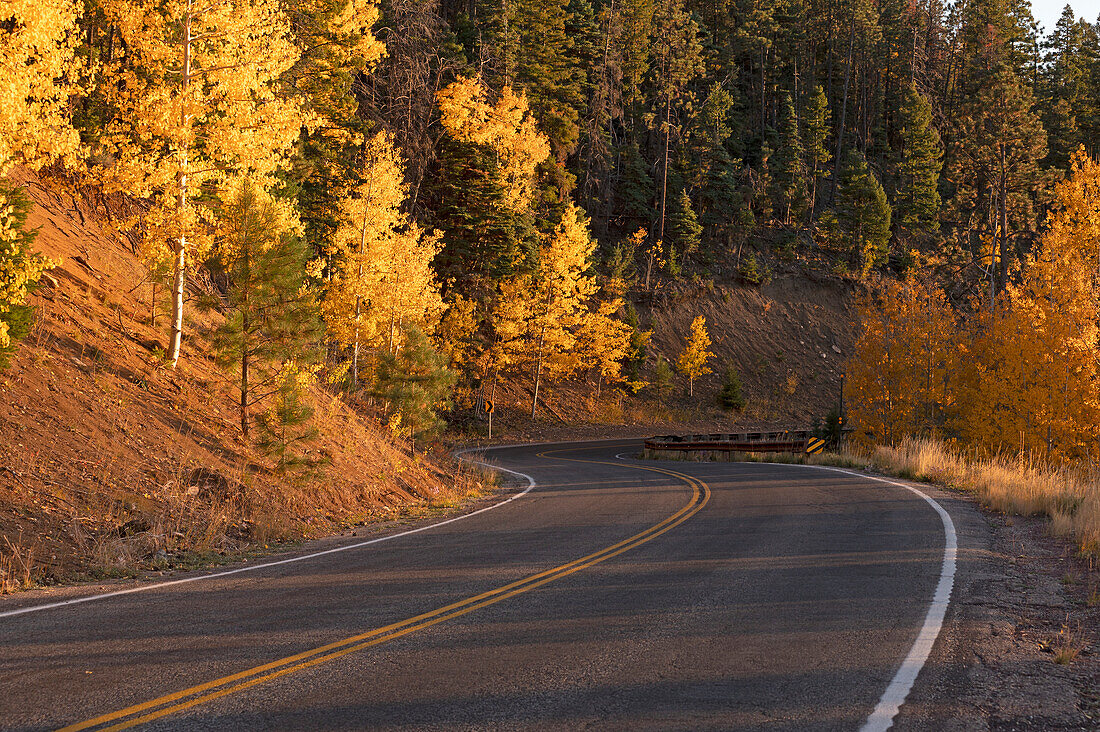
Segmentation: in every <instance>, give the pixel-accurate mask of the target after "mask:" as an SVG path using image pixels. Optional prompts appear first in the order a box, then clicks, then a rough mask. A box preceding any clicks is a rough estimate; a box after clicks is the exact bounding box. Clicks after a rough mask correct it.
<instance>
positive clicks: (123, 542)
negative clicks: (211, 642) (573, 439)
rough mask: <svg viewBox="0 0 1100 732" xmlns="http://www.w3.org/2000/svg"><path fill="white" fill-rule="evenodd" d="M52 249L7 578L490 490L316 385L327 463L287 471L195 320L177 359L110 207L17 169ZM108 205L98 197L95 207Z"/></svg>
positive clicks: (79, 573) (8, 523)
mask: <svg viewBox="0 0 1100 732" xmlns="http://www.w3.org/2000/svg"><path fill="white" fill-rule="evenodd" d="M13 178H14V181H15V182H16V183H22V184H23V185H24V186H25V189H26V192H27V194H28V196H29V197H30V198H31V199H32V200H33V201H34V203H35V204H36V207H35V209H34V211H33V212H32V213H31V215H30V219H29V221H28V226H29V227H30V228H37V229H38V230H39V234H38V238H37V241H36V243H35V246H36V248H37V249H39V250H40V251H42V252H43V253H44V254H46V255H47V256H49V257H51V258H54V259H62V260H63V261H62V264H61V265H60V266H59V267H57V268H56V269H53V270H51V271H50V273H49V275H48V276H47V277H44V278H43V280H42V286H41V288H40V289H39V290H38V292H37V293H36V294H35V295H34V296H33V298H32V301H31V304H33V305H34V306H36V308H37V313H36V322H35V324H34V328H33V331H32V332H31V334H30V336H29V337H28V338H27V339H26V340H25V341H24V342H23V343H22V344H21V345H20V347H19V349H18V352H17V355H16V357H15V358H14V360H13V363H12V366H11V368H10V369H8V370H7V371H3V372H0V589H4V590H10V589H17V588H18V587H20V586H24V585H26V584H27V583H28V582H38V583H49V582H53V581H61V580H71V579H74V578H80V577H85V576H103V575H113V574H119V573H129V572H132V571H134V570H135V569H141V568H145V569H157V568H165V567H169V566H180V565H191V564H194V563H196V562H204V561H222V559H221V557H222V556H223V555H232V554H233V553H235V552H239V551H241V550H244V549H247V548H248V547H249V546H252V545H255V544H264V543H268V542H270V541H273V540H283V539H285V540H295V539H299V538H305V537H309V536H315V535H320V534H324V533H330V532H331V531H333V530H335V529H337V528H339V527H341V526H346V525H349V524H355V523H359V522H363V521H366V520H369V519H371V518H375V517H380V516H391V515H393V514H394V512H396V511H399V510H401V509H403V508H415V507H418V506H427V505H433V504H449V503H452V502H454V500H455V499H456V498H457V497H459V496H461V495H464V494H466V493H467V492H469V491H471V490H474V489H476V488H477V481H478V478H477V477H476V476H473V475H470V474H464V473H462V471H460V470H459V469H458V467H457V466H456V465H455V464H453V461H451V459H450V458H449V457H447V456H446V455H445V454H442V455H432V454H431V453H430V451H429V453H428V454H425V455H415V456H414V455H413V454H412V450H411V447H410V446H409V445H404V444H398V443H396V442H394V441H393V439H392V438H391V437H390V436H389V435H388V434H387V433H385V432H383V431H380V429H379V428H378V427H377V426H376V424H374V422H373V421H372V420H370V419H366V418H362V417H360V416H358V415H357V414H355V413H354V412H353V411H351V410H350V409H348V408H347V407H346V406H345V405H344V403H343V402H342V401H341V400H340V399H338V398H336V397H335V396H334V395H332V394H330V393H327V392H326V391H324V390H321V389H315V390H314V393H313V394H312V401H313V402H314V405H315V407H316V409H317V411H316V416H315V422H316V426H317V427H319V428H320V431H321V435H322V436H321V438H320V439H319V440H317V441H316V442H314V443H312V444H310V446H309V457H311V458H314V459H315V460H317V461H318V462H319V464H320V465H321V467H318V468H317V469H316V470H315V471H313V473H312V474H307V475H297V476H286V475H281V474H279V473H278V472H276V471H274V470H273V465H272V462H271V460H269V459H268V458H267V457H266V456H264V455H263V454H262V453H261V452H259V451H258V450H256V449H255V448H254V447H253V446H252V445H250V444H248V443H246V442H245V441H244V440H242V438H241V436H240V428H239V426H238V421H237V413H236V408H235V400H234V395H233V393H232V391H231V384H230V382H229V380H228V379H227V377H226V375H225V374H224V373H222V372H221V371H219V370H218V369H217V368H216V367H215V365H214V363H213V361H212V360H211V358H210V356H209V354H208V353H207V352H206V350H205V347H204V342H203V339H202V338H201V337H200V336H199V335H198V331H199V327H200V326H201V325H202V324H203V319H202V317H201V316H199V315H198V314H197V313H189V319H190V323H191V328H190V331H189V337H188V338H186V339H185V342H184V348H183V357H182V359H181V361H180V365H179V367H178V368H177V369H175V370H172V369H167V368H165V367H164V366H163V365H162V363H161V360H160V355H161V354H162V353H163V348H164V346H165V340H166V337H165V335H164V334H163V332H162V331H163V325H164V324H165V323H166V319H165V318H164V317H163V316H159V318H158V320H157V323H156V327H153V326H152V325H151V323H150V317H151V307H150V302H151V300H152V294H153V293H152V285H151V284H150V283H149V281H148V280H147V278H146V275H145V270H144V268H143V267H142V266H141V263H140V262H139V260H138V258H137V257H136V256H135V254H134V252H133V251H132V250H131V249H130V247H129V246H128V245H127V244H125V243H124V242H123V241H120V240H119V238H117V237H116V236H112V235H111V234H110V233H108V231H107V230H106V229H105V228H104V227H102V226H100V222H101V221H103V220H104V219H105V217H106V211H107V209H106V204H105V203H104V202H102V201H98V200H97V199H96V198H94V193H93V192H91V191H69V190H65V189H64V188H63V187H62V186H61V185H59V184H57V183H55V182H49V181H45V180H41V179H39V178H37V177H35V176H34V175H32V174H30V173H28V172H27V171H25V170H19V169H17V170H16V171H15V174H14V176H13ZM90 201H96V204H93V203H90Z"/></svg>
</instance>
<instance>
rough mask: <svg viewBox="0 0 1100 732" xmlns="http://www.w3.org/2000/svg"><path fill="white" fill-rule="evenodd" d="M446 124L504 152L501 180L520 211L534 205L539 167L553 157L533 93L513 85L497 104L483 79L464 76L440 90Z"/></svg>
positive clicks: (462, 136)
mask: <svg viewBox="0 0 1100 732" xmlns="http://www.w3.org/2000/svg"><path fill="white" fill-rule="evenodd" d="M436 96H437V100H438V103H439V112H440V123H441V124H442V125H443V129H444V130H446V131H447V133H448V134H449V135H451V137H453V138H454V139H456V140H459V141H462V142H468V143H473V144H475V145H485V146H487V147H489V148H490V149H492V150H493V151H495V152H496V153H497V155H498V156H499V160H500V167H499V176H500V179H499V181H498V182H500V183H502V184H503V185H504V189H505V202H506V205H508V207H509V208H511V209H512V210H514V211H518V210H522V209H525V208H526V207H527V206H529V205H530V203H531V200H532V198H533V197H534V193H535V183H536V176H535V169H536V168H537V167H538V165H539V163H541V162H542V161H544V160H546V158H548V157H549V156H550V141H549V139H548V138H547V137H546V135H544V134H542V133H541V132H540V131H539V129H538V126H537V125H536V123H535V119H534V117H533V116H532V115H531V113H530V110H529V108H528V105H527V96H526V95H525V94H523V92H520V93H518V94H517V93H516V92H514V91H513V90H512V88H511V87H508V86H506V87H504V89H503V90H501V93H500V98H499V99H498V100H497V101H496V103H495V104H494V103H491V102H490V101H489V100H488V97H487V95H486V91H485V87H484V85H483V84H482V82H481V78H480V77H477V76H465V77H459V79H458V80H457V81H455V82H453V83H451V84H450V85H448V86H447V87H446V88H444V89H443V90H441V91H440V92H439V93H438V94H437V95H436Z"/></svg>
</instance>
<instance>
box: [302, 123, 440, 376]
mask: <svg viewBox="0 0 1100 732" xmlns="http://www.w3.org/2000/svg"><path fill="white" fill-rule="evenodd" d="M364 159H365V161H366V162H365V164H364V168H363V172H362V182H361V183H360V185H359V186H358V187H357V188H356V189H355V190H354V191H353V195H352V196H351V197H350V198H348V199H347V200H345V201H344V203H343V207H342V212H341V218H340V222H339V225H338V227H337V230H336V235H335V237H334V238H333V241H332V242H331V244H330V248H329V251H328V254H329V256H330V257H331V260H332V279H331V281H330V282H329V285H328V292H327V296H326V298H325V305H324V316H325V322H326V325H327V326H328V332H329V335H330V337H332V338H333V339H334V340H335V341H336V342H337V343H339V344H340V345H341V346H344V347H346V348H350V349H351V350H352V384H353V385H357V384H358V380H359V366H360V351H361V349H362V348H363V347H364V346H365V347H367V348H369V349H371V350H373V351H381V350H382V349H385V351H386V352H388V353H391V354H392V353H395V352H396V351H397V350H399V349H400V347H401V343H400V330H401V328H402V327H403V326H415V327H416V328H418V329H419V330H421V331H422V332H424V333H425V334H428V335H431V334H432V333H434V332H435V330H436V327H437V325H438V323H439V318H440V316H441V315H442V313H443V301H442V299H441V297H440V294H439V285H438V283H437V282H436V278H435V273H434V271H433V270H432V266H431V263H432V258H433V257H435V255H436V253H438V251H439V237H438V236H437V235H435V234H429V233H426V232H424V231H423V230H421V229H420V228H419V227H418V226H417V225H416V224H415V223H413V222H411V221H409V217H408V216H407V215H406V214H405V213H404V212H403V211H402V210H401V209H402V206H403V205H404V203H405V199H406V197H407V194H408V192H407V190H406V186H405V183H404V171H403V169H402V163H401V160H400V158H399V156H398V153H397V150H396V148H395V147H394V144H393V139H392V138H391V137H390V135H389V134H388V133H386V132H380V133H378V134H377V135H375V136H374V137H373V138H372V139H371V140H369V141H368V142H367V145H366V149H365V151H364Z"/></svg>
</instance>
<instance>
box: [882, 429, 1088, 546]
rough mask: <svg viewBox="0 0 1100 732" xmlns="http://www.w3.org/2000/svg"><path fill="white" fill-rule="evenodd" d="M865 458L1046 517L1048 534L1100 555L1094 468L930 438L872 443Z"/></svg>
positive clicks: (1001, 506) (1001, 507)
mask: <svg viewBox="0 0 1100 732" xmlns="http://www.w3.org/2000/svg"><path fill="white" fill-rule="evenodd" d="M869 460H870V463H871V465H872V466H873V467H875V468H878V469H879V470H882V471H884V472H886V473H890V474H892V475H897V476H899V477H903V478H912V479H914V480H920V481H927V482H930V483H939V484H941V485H946V486H950V487H952V488H958V489H961V490H965V491H969V492H972V493H974V494H975V495H977V497H978V499H979V500H980V501H981V502H982V503H983V504H985V505H986V506H988V507H990V508H992V509H995V510H997V511H1003V512H1005V513H1014V514H1021V515H1025V516H1048V517H1049V518H1050V519H1051V527H1052V530H1053V531H1054V533H1056V534H1058V535H1061V536H1072V537H1073V539H1074V541H1075V542H1076V543H1077V545H1078V547H1079V548H1080V550H1081V551H1082V553H1086V554H1100V476H1098V475H1097V474H1096V473H1095V471H1091V470H1089V469H1087V468H1085V467H1081V466H1050V465H1045V464H1043V463H1041V462H1038V461H1035V460H1032V459H1029V458H1027V457H1011V456H995V457H984V458H983V457H968V456H966V455H963V454H960V453H959V452H957V451H955V450H952V449H951V448H949V447H948V446H947V445H945V444H944V443H942V442H940V441H939V440H934V439H930V438H905V439H904V440H902V441H901V442H900V443H899V444H897V445H894V446H878V447H876V448H875V449H874V451H873V452H872V454H871V456H870V458H869Z"/></svg>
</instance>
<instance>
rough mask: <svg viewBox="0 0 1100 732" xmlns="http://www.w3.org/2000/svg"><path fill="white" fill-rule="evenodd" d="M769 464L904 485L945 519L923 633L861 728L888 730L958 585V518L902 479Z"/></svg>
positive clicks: (872, 731) (821, 467) (870, 731)
mask: <svg viewBox="0 0 1100 732" xmlns="http://www.w3.org/2000/svg"><path fill="white" fill-rule="evenodd" d="M766 464H767V465H789V466H791V467H799V468H816V469H818V470H830V471H833V472H836V473H844V474H846V475H854V476H858V477H860V478H866V479H867V480H874V481H877V482H879V483H886V484H887V485H892V486H897V487H898V488H904V489H906V490H907V491H910V492H912V493H916V494H917V495H918V496H920V497H921V498H923V499H924V500H925V501H926V502H927V503H928V505H930V506H931V507H932V508H934V509H935V510H936V513H938V514H939V515H940V521H941V522H943V533H944V541H943V564H942V565H941V567H940V581H939V582H938V583H937V584H936V592H935V594H934V595H933V596H932V602H931V603H930V604H929V606H928V613H927V614H925V616H924V625H922V626H921V629H920V633H918V634H917V639H916V640H915V641H913V646H912V647H911V648H910V649H909V655H907V656H906V657H905V660H904V661H902V662H901V667H900V668H899V669H898V671H897V673H896V674H894V678H893V679H892V680H891V681H890V685H889V686H887V687H886V691H884V692H882V696H881V697H880V698H879V700H878V704H877V705H876V706H875V709H874V711H873V712H871V716H870V717H868V718H867V721H866V722H864V724H863V726H862V727H861V728H860V732H886V730H888V729H890V727H892V726H893V724H894V717H896V716H897V714H898V712H899V711H900V710H901V705H902V704H904V703H905V699H906V697H908V696H909V692H910V691H911V690H912V689H913V684H914V683H915V682H916V680H917V676H918V674H920V672H921V669H922V668H924V664H925V662H926V661H927V660H928V656H929V655H931V653H932V646H933V645H935V643H936V638H938V637H939V635H940V631H941V630H942V629H943V620H944V617H945V616H946V615H947V606H948V605H949V604H950V603H951V590H952V588H953V587H954V585H955V560H956V559H957V557H958V553H959V540H958V535H957V534H956V533H955V522H954V521H952V520H951V515H950V514H949V513H947V510H946V509H945V508H944V507H943V506H941V505H940V504H939V503H938V502H936V501H935V500H934V499H933V498H931V497H930V496H928V495H927V494H925V493H924V492H923V491H921V490H918V489H917V488H915V487H913V486H911V485H908V484H906V483H899V482H897V481H894V480H887V479H886V478H879V477H877V476H874V475H867V474H866V473H858V472H856V471H854V470H844V469H843V468H834V467H830V466H826V465H799V464H797V463H793V464H792V463H766Z"/></svg>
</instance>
